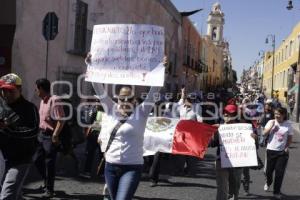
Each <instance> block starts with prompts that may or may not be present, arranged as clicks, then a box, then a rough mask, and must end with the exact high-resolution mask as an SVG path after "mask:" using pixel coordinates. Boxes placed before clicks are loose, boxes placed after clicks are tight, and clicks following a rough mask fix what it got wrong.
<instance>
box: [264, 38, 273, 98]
mask: <svg viewBox="0 0 300 200" xmlns="http://www.w3.org/2000/svg"><path fill="white" fill-rule="evenodd" d="M269 38H271V40H272V47H273V63H272V84H271V98H273V96H274V95H273V90H274V88H273V85H274V83H273V82H274V65H275V35H274V34H269V35H267V38H266V44H268V43H269Z"/></svg>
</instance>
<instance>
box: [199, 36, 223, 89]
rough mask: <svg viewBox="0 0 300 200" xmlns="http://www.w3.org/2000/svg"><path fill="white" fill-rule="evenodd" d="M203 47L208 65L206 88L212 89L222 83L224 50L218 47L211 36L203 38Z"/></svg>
mask: <svg viewBox="0 0 300 200" xmlns="http://www.w3.org/2000/svg"><path fill="white" fill-rule="evenodd" d="M203 46H204V48H203V49H202V50H203V51H204V52H203V53H204V55H205V64H206V65H207V66H208V69H207V72H208V73H207V75H206V77H205V80H206V88H208V89H212V88H217V87H219V86H221V84H222V80H223V79H222V68H223V62H222V58H223V51H222V49H221V48H219V47H217V46H216V45H215V44H214V43H213V41H212V40H211V39H210V38H209V37H204V38H203Z"/></svg>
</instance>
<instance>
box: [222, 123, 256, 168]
mask: <svg viewBox="0 0 300 200" xmlns="http://www.w3.org/2000/svg"><path fill="white" fill-rule="evenodd" d="M251 133H253V129H252V125H251V124H246V123H238V124H223V125H221V126H220V127H219V141H220V156H221V166H222V168H232V167H250V166H257V154H256V146H255V140H254V139H253V138H252V137H251Z"/></svg>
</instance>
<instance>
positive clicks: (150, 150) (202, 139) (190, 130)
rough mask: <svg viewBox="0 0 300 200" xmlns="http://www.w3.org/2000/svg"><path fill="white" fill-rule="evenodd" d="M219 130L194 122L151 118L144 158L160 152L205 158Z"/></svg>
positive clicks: (146, 132) (146, 134) (147, 126)
mask: <svg viewBox="0 0 300 200" xmlns="http://www.w3.org/2000/svg"><path fill="white" fill-rule="evenodd" d="M217 129H218V128H217V127H214V126H211V125H208V124H205V123H200V122H196V121H192V120H179V119H177V118H166V117H149V118H148V121H147V125H146V129H145V135H144V156H146V155H153V154H155V153H156V152H158V151H159V152H164V153H171V154H182V155H190V156H195V157H198V158H203V157H204V154H205V152H206V150H207V146H208V144H209V141H210V139H211V137H212V136H213V135H214V133H215V132H216V131H217Z"/></svg>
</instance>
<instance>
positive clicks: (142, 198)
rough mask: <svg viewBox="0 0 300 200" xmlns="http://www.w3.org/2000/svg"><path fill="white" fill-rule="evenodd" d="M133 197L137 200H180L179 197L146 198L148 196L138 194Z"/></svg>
mask: <svg viewBox="0 0 300 200" xmlns="http://www.w3.org/2000/svg"><path fill="white" fill-rule="evenodd" d="M133 199H136V200H179V199H162V198H146V197H138V196H135V197H134V198H133Z"/></svg>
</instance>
